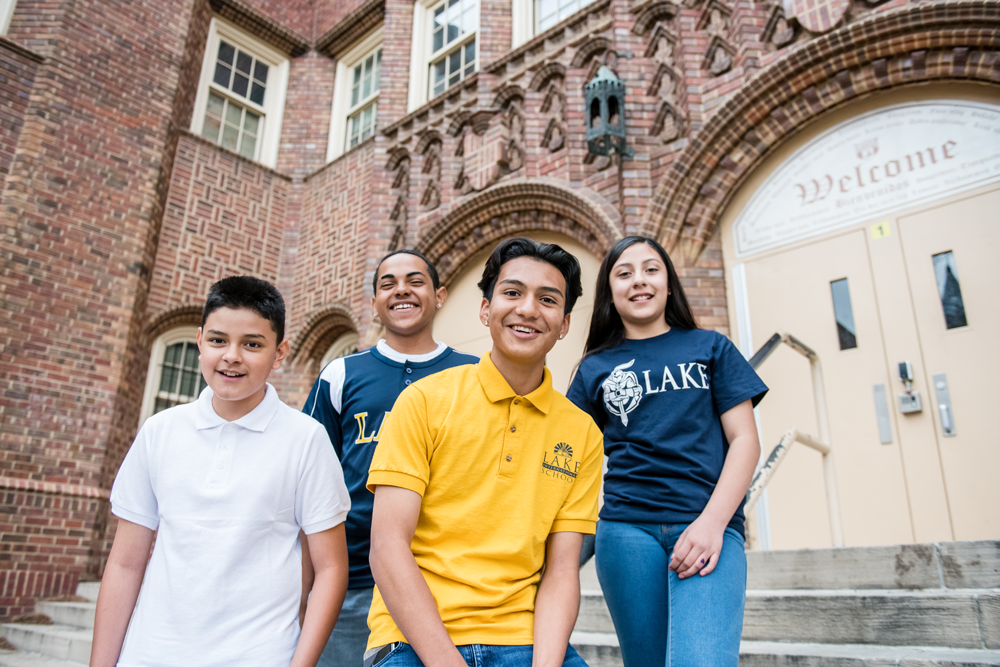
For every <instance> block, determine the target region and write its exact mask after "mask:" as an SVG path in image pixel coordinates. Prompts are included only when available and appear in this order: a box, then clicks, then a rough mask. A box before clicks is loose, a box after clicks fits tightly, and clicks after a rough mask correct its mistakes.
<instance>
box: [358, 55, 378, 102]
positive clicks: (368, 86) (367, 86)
mask: <svg viewBox="0 0 1000 667" xmlns="http://www.w3.org/2000/svg"><path fill="white" fill-rule="evenodd" d="M374 65H375V57H374V56H368V59H367V60H365V79H364V85H363V86H362V89H361V99H368V96H369V95H371V94H372V69H374Z"/></svg>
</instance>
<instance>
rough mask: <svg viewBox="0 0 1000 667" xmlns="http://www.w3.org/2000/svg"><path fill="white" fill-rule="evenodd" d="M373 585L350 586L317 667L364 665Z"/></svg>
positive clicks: (353, 666)
mask: <svg viewBox="0 0 1000 667" xmlns="http://www.w3.org/2000/svg"><path fill="white" fill-rule="evenodd" d="M374 591H375V589H374V588H349V589H347V597H345V598H344V606H343V607H341V608H340V616H338V617H337V625H335V626H334V627H333V633H332V634H331V635H330V639H329V641H327V643H326V648H324V649H323V654H322V655H321V656H320V657H319V662H318V663H316V664H317V666H318V667H361V665H362V664H364V660H365V647H366V646H367V645H368V609H369V608H370V607H371V606H372V595H373V593H374Z"/></svg>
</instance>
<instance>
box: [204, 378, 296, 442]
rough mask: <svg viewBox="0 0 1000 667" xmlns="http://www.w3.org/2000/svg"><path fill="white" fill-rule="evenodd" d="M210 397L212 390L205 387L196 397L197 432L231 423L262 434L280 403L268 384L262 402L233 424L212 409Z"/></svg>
mask: <svg viewBox="0 0 1000 667" xmlns="http://www.w3.org/2000/svg"><path fill="white" fill-rule="evenodd" d="M212 395H213V394H212V388H211V387H205V388H204V389H203V390H202V392H201V395H200V396H198V414H197V416H196V417H195V428H197V429H198V430H202V429H207V428H215V427H216V426H219V425H221V424H229V423H233V424H236V425H237V426H242V427H243V428H245V429H248V430H250V431H256V432H258V433H263V432H264V429H266V428H267V425H268V424H270V423H271V419H272V418H274V415H275V413H276V412H277V411H278V405H279V404H280V403H281V400H280V399H279V398H278V392H277V391H275V389H274V387H272V386H271V383H270V382H268V383H267V391H266V392H265V393H264V400H262V401H261V402H260V403H259V404H257V407H256V408H254V409H253V410H251V411H250V412H249V413H247V414H245V415H243V416H242V417H240V418H239V419H237V420H236V421H234V422H227V421H226V420H225V419H223V418H222V417H220V416H219V415H218V414H217V413H216V412H215V408H213V407H212Z"/></svg>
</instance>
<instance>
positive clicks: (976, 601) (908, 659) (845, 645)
mask: <svg viewBox="0 0 1000 667" xmlns="http://www.w3.org/2000/svg"><path fill="white" fill-rule="evenodd" d="M747 561H748V575H747V578H748V588H749V590H748V591H747V605H746V615H745V618H744V623H743V643H742V645H741V647H740V665H741V667H792V666H794V667H820V666H822V667H931V666H936V667H960V666H961V667H981V666H985V665H994V666H1000V541H997V542H947V543H941V544H911V545H901V546H890V547H861V548H846V549H805V550H799V551H763V552H762V551H752V552H749V553H748V554H747ZM580 582H581V587H582V588H583V597H582V602H581V607H580V617H579V619H578V621H577V625H576V632H574V633H573V639H572V642H573V646H574V647H576V649H577V650H578V651H579V652H580V654H581V655H582V656H583V657H584V659H585V660H586V661H587V662H588V663H589V664H590V666H591V667H621V666H622V658H621V650H620V649H619V648H618V640H617V638H616V637H615V634H614V626H613V624H612V622H611V616H610V615H609V614H608V610H607V607H606V606H605V604H604V597H603V595H602V594H601V590H600V584H599V583H598V581H597V575H596V572H595V570H594V563H593V561H591V562H590V563H589V564H588V565H587V566H586V567H585V568H584V569H583V570H582V571H581V573H580ZM99 587H100V584H98V583H85V584H80V586H79V587H78V589H77V595H80V596H82V597H84V598H86V599H88V600H90V602H40V603H39V604H38V608H37V610H36V611H38V612H39V613H42V614H45V615H46V616H48V617H49V618H51V619H52V620H53V622H54V624H53V625H27V624H15V623H8V624H5V625H2V626H0V636H3V637H4V638H6V640H7V641H8V642H10V644H12V645H13V646H15V647H16V648H17V649H18V650H17V651H3V650H0V667H80V666H81V665H85V664H87V662H88V661H89V659H90V646H91V635H92V633H93V628H94V612H95V604H94V602H95V601H96V600H97V592H98V589H99Z"/></svg>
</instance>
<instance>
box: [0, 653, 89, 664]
mask: <svg viewBox="0 0 1000 667" xmlns="http://www.w3.org/2000/svg"><path fill="white" fill-rule="evenodd" d="M0 667H86V664H85V663H82V662H74V661H72V660H60V659H59V658H52V657H49V656H47V655H42V654H41V653H24V652H22V651H0Z"/></svg>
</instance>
